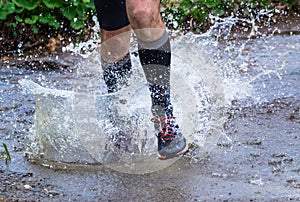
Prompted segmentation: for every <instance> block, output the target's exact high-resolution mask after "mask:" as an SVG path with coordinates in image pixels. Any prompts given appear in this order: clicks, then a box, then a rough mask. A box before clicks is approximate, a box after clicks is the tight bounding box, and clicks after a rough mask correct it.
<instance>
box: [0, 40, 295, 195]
mask: <svg viewBox="0 0 300 202" xmlns="http://www.w3.org/2000/svg"><path fill="white" fill-rule="evenodd" d="M193 37H194V39H195V41H196V42H197V43H202V45H203V46H206V47H209V46H211V43H212V42H211V40H207V39H203V38H202V37H201V36H193ZM175 40H176V39H175ZM207 52H208V53H209V52H211V53H215V55H211V57H212V58H213V56H214V57H215V60H217V61H219V62H215V65H216V66H217V67H219V68H218V71H219V72H220V75H221V77H222V79H223V82H224V91H225V98H224V99H225V100H226V103H225V104H226V113H225V115H224V117H225V118H226V122H225V123H224V131H222V132H220V135H219V138H218V140H217V144H216V145H215V147H214V148H213V149H212V150H211V151H210V153H209V155H208V156H207V157H206V158H201V159H197V158H192V157H182V158H180V159H179V160H178V161H176V162H175V163H173V164H172V165H170V166H169V167H167V168H164V169H160V170H159V171H156V172H153V173H147V174H141V175H135V174H126V173H122V172H117V171H115V170H112V169H109V168H107V167H105V166H102V167H101V166H99V168H98V169H96V170H95V169H90V168H89V167H81V168H80V169H78V168H68V169H53V168H52V169H51V168H49V167H44V166H41V165H40V164H34V163H30V162H28V161H27V159H26V158H24V151H25V149H26V148H25V147H26V146H25V145H24V139H25V136H26V134H28V132H29V130H30V128H31V127H32V125H33V122H34V112H35V101H34V97H33V96H32V95H28V94H26V93H24V92H23V90H22V87H21V86H20V84H19V83H18V81H19V80H20V79H31V80H34V81H36V82H40V83H41V84H43V85H45V86H48V87H53V88H56V89H65V88H66V86H68V85H69V84H70V82H71V81H72V79H73V78H74V65H75V64H76V63H77V62H78V61H79V60H81V59H80V57H79V56H73V55H63V56H57V57H55V56H54V57H53V58H50V59H49V58H48V60H49V61H50V62H48V63H47V64H48V66H45V67H44V68H40V66H39V68H35V69H34V68H32V67H33V65H34V64H35V62H32V63H30V62H26V64H24V63H23V62H22V61H20V60H17V61H1V67H0V93H1V94H0V112H1V113H0V123H1V124H0V140H1V143H2V142H3V143H6V144H7V145H8V148H9V150H10V151H11V156H12V160H11V162H10V163H9V164H8V165H6V164H5V161H4V160H1V161H0V178H1V179H0V201H38V200H41V201H274V200H275V201H287V200H289V201H299V200H300V156H299V155H300V147H299V144H300V93H299V92H300V82H299V75H300V60H299V58H300V35H277V36H270V37H267V38H261V39H248V40H237V41H231V42H230V44H225V45H224V44H219V45H218V46H216V47H214V48H211V49H208V51H207ZM26 65H27V66H26Z"/></svg>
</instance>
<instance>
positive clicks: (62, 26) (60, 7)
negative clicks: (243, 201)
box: [0, 0, 300, 57]
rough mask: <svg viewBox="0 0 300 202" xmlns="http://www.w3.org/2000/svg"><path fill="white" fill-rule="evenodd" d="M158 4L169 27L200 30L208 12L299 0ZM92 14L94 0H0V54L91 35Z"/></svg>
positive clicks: (172, 0) (243, 11)
mask: <svg viewBox="0 0 300 202" xmlns="http://www.w3.org/2000/svg"><path fill="white" fill-rule="evenodd" d="M161 4H162V9H163V10H162V13H163V17H164V19H165V21H166V22H167V24H168V26H169V27H173V28H181V29H184V30H192V31H196V32H202V31H205V30H207V29H208V28H209V27H210V25H211V24H212V21H211V18H210V15H213V16H219V17H226V16H238V17H249V16H252V17H253V16H255V14H256V13H258V11H260V10H263V9H273V8H279V9H281V10H288V9H290V8H292V7H293V6H294V5H300V1H299V0H282V1H278V0H223V1H222V0H162V1H161ZM95 14H96V12H95V6H94V0H0V27H1V29H0V57H1V55H6V54H14V53H18V54H19V53H20V54H22V53H23V52H27V51H31V50H34V49H38V51H40V52H43V51H44V50H45V49H47V48H48V49H50V51H51V52H53V50H56V49H57V48H53V47H54V46H55V47H59V46H63V45H66V44H68V43H70V42H76V41H82V40H86V39H88V38H89V37H91V36H92V29H90V27H91V26H93V24H94V22H93V21H92V16H94V15H95ZM53 40H54V41H55V44H54V45H53V44H50V42H51V41H53ZM49 47H51V48H49ZM52 49H53V50H52Z"/></svg>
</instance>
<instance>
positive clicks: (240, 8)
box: [162, 0, 300, 31]
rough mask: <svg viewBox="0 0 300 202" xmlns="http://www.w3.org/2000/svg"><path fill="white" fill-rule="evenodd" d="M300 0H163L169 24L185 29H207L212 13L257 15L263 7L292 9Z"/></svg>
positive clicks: (243, 15) (242, 15) (165, 15)
mask: <svg viewBox="0 0 300 202" xmlns="http://www.w3.org/2000/svg"><path fill="white" fill-rule="evenodd" d="M299 2H300V1H299V0H282V1H277V0H273V1H270V0H223V1H221V0H162V5H163V8H164V13H165V14H164V17H165V19H166V20H167V21H168V22H169V25H171V26H173V27H174V26H176V27H181V28H184V29H195V28H196V27H195V26H197V31H201V30H199V29H205V27H207V26H209V23H210V18H209V16H210V15H213V16H218V17H226V16H239V17H249V16H250V15H251V16H255V14H256V13H258V12H259V11H260V10H263V9H268V10H270V9H274V8H280V9H290V8H292V7H293V6H295V5H298V4H299Z"/></svg>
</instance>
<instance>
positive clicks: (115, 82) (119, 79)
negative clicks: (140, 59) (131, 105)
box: [101, 53, 132, 93]
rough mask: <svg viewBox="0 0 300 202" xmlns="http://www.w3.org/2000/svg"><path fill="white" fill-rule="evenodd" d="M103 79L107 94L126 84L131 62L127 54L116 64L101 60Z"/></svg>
mask: <svg viewBox="0 0 300 202" xmlns="http://www.w3.org/2000/svg"><path fill="white" fill-rule="evenodd" d="M101 60H102V68H103V77H104V81H105V83H106V85H107V90H108V93H113V92H116V91H118V90H120V89H121V87H122V86H124V85H126V84H127V81H128V78H129V76H130V74H131V66H132V65H131V60H130V54H129V53H128V54H127V55H126V56H125V57H124V58H122V59H121V60H119V61H117V62H106V61H104V60H103V59H102V58H101Z"/></svg>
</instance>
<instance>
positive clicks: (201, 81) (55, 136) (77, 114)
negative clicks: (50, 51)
mask: <svg viewBox="0 0 300 202" xmlns="http://www.w3.org/2000/svg"><path fill="white" fill-rule="evenodd" d="M261 15H265V16H269V18H271V16H272V14H271V13H270V12H266V11H263V12H262V13H261ZM211 19H212V20H213V21H214V22H215V24H214V26H213V27H212V28H211V29H210V30H209V31H208V32H206V33H205V34H202V35H195V34H192V33H189V34H186V35H185V36H177V37H176V38H175V39H174V40H173V41H172V49H173V61H172V75H171V77H172V86H173V88H172V90H171V91H172V92H171V93H172V97H173V98H174V106H175V113H176V114H177V115H178V117H180V119H179V123H180V125H181V127H182V130H183V132H184V134H187V136H186V138H187V139H188V141H189V142H193V143H196V144H197V145H198V148H199V149H198V150H196V151H195V152H194V153H193V154H192V159H193V160H194V161H199V160H202V159H203V158H205V157H206V156H207V154H209V152H210V151H211V149H213V147H214V146H215V145H216V142H217V140H218V138H219V136H220V134H222V135H223V136H224V137H225V139H226V140H227V141H231V139H230V138H229V137H228V136H226V134H224V133H223V132H222V125H223V123H224V112H225V110H226V107H229V106H230V105H231V102H232V101H233V100H243V99H249V98H250V97H252V96H253V94H254V88H253V83H254V82H257V81H258V80H259V79H260V78H262V77H264V76H270V75H276V76H277V77H278V78H280V73H279V72H280V71H281V70H282V69H284V66H285V62H284V61H281V60H280V59H278V60H276V61H273V62H274V65H275V68H270V67H269V66H268V65H267V64H266V65H265V66H264V65H262V66H261V65H258V64H257V63H256V61H255V59H254V58H251V56H250V55H249V54H248V53H249V52H250V51H251V44H252V40H251V38H252V37H253V36H255V35H263V34H262V33H260V32H259V29H258V26H257V25H256V22H257V20H258V19H256V18H253V19H250V20H249V19H238V18H234V17H232V16H231V17H228V18H225V19H221V18H217V17H214V16H211ZM236 23H245V24H250V25H251V26H250V31H249V30H246V31H249V34H248V36H247V37H246V38H245V39H242V40H234V41H233V40H231V39H232V33H233V27H234V25H235V24H236ZM96 24H97V23H96ZM275 31H276V30H274V32H275ZM260 40H261V43H262V44H263V46H262V47H265V48H266V49H268V50H267V51H271V50H270V49H272V47H274V46H269V43H272V42H273V41H272V39H271V38H269V37H267V36H264V37H262V38H261V39H260ZM97 42H98V38H97V39H95V40H93V41H89V42H85V43H80V44H78V45H77V46H73V47H70V46H69V47H67V48H66V50H68V51H73V52H74V53H75V54H80V55H81V56H83V58H85V59H83V60H82V61H81V63H80V64H78V66H77V68H76V69H77V73H76V76H75V77H76V78H75V79H74V82H73V83H72V86H73V89H72V91H61V90H49V89H48V88H42V87H40V86H37V85H36V84H34V83H31V82H29V81H26V80H23V81H21V84H22V85H23V86H24V88H27V89H28V90H30V91H31V93H33V94H34V95H35V100H36V114H35V123H34V127H33V129H32V132H31V135H29V139H30V145H29V152H28V153H30V154H31V156H32V158H33V159H36V160H40V161H42V162H44V163H45V162H47V163H51V164H52V163H53V162H63V163H79V164H86V163H87V164H90V165H93V164H96V165H99V164H105V165H107V166H109V167H110V168H112V169H115V170H119V171H122V172H130V173H146V172H153V171H156V170H160V169H162V168H165V167H166V166H169V165H171V164H172V163H174V161H176V160H178V159H177V158H175V159H173V160H172V161H166V162H164V163H162V162H158V161H157V159H156V158H153V154H154V153H155V152H156V148H155V146H153V145H155V143H154V142H155V141H156V140H155V136H154V137H153V136H150V135H149V134H152V133H153V129H152V125H151V123H149V122H148V121H147V120H150V117H149V111H148V109H149V108H150V101H149V99H145V98H146V97H149V92H148V91H147V87H146V82H145V78H144V75H143V72H142V71H141V66H140V64H139V60H138V58H137V57H136V56H135V54H132V55H131V57H132V60H133V66H134V72H135V74H134V75H133V76H132V80H131V81H130V84H131V85H130V88H127V89H125V90H124V91H122V93H118V94H111V95H107V94H106V92H105V84H104V82H103V79H102V70H101V68H100V67H101V61H100V54H99V51H100V50H99V49H97V48H96V45H95V44H96V43H97ZM91 44H92V45H91ZM86 51H88V52H86ZM82 52H84V53H82ZM134 52H136V42H135V40H134V39H133V40H132V45H131V53H134ZM254 67H255V68H254ZM257 67H259V68H257ZM68 89H69V87H68ZM255 99H260V97H257V96H256V97H255ZM120 100H125V101H126V102H124V103H125V104H124V103H122V102H120ZM107 103H121V104H118V105H117V106H115V107H116V109H118V110H117V111H118V113H119V114H122V113H125V114H126V115H127V117H128V115H130V116H129V117H131V118H129V119H128V118H127V120H126V121H128V122H129V123H130V124H128V125H130V126H131V128H129V129H132V128H134V127H136V128H138V129H139V130H137V131H140V132H142V134H141V133H136V134H133V137H134V138H133V139H134V141H133V142H132V148H134V147H135V148H137V150H134V149H132V150H131V152H127V153H125V154H122V155H119V156H118V155H117V157H116V158H114V157H112V158H111V159H110V160H107V159H105V158H106V157H107V156H109V155H107V154H105V151H103V149H104V148H106V146H107V138H108V136H107V135H106V134H107V131H108V130H113V129H114V127H112V128H109V127H108V128H107V127H106V126H107V125H109V124H107V123H105V122H107V116H106V111H105V109H106V105H105V104H107ZM99 110H100V113H99ZM99 114H100V115H102V117H101V116H99ZM99 117H100V118H99ZM121 117H122V116H121ZM62 120H63V121H62ZM99 120H100V121H99ZM122 121H124V120H121V122H122ZM141 123H142V124H141ZM144 140H147V141H148V142H149V144H144V143H143V141H144ZM143 144H144V145H143ZM141 145H142V146H141ZM141 148H143V149H144V153H143V152H142V150H141ZM141 153H143V154H142V155H144V156H143V158H142V159H143V160H141V158H139V156H141ZM137 154H138V155H137ZM145 155H146V156H147V158H145ZM120 159H121V160H120ZM147 162H148V163H147ZM149 162H150V163H149ZM150 165H151V166H150Z"/></svg>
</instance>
